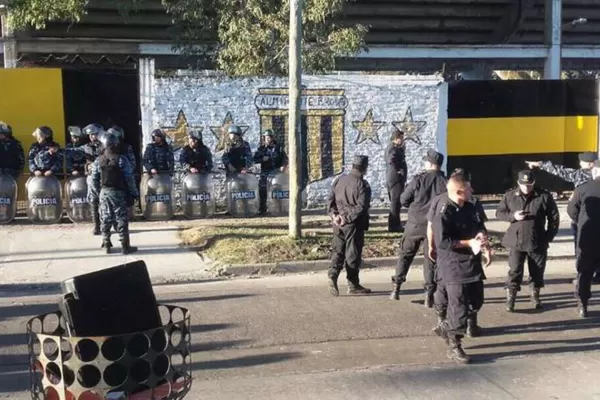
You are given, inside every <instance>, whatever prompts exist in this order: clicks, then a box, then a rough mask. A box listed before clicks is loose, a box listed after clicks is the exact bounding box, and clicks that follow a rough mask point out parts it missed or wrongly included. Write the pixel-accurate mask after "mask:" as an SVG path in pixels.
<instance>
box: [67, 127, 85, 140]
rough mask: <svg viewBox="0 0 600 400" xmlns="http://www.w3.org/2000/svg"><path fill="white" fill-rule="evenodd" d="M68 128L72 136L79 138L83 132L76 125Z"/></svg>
mask: <svg viewBox="0 0 600 400" xmlns="http://www.w3.org/2000/svg"><path fill="white" fill-rule="evenodd" d="M68 130H69V135H71V137H72V138H81V137H82V136H83V132H82V131H81V128H80V127H78V126H69V128H68Z"/></svg>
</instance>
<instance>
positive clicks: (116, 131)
mask: <svg viewBox="0 0 600 400" xmlns="http://www.w3.org/2000/svg"><path fill="white" fill-rule="evenodd" d="M106 133H110V134H112V135H115V136H116V137H117V139H119V140H121V139H123V136H124V135H125V132H124V131H123V128H121V127H120V126H117V125H115V126H113V127H112V128H110V129H109V130H108V131H106Z"/></svg>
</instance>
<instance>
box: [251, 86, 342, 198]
mask: <svg viewBox="0 0 600 400" xmlns="http://www.w3.org/2000/svg"><path fill="white" fill-rule="evenodd" d="M288 101H289V99H288V90H287V89H285V88H263V89H258V95H257V96H256V97H255V99H254V104H255V106H256V108H257V109H258V115H259V118H260V130H261V132H262V131H264V130H266V129H272V130H273V132H274V133H275V135H276V138H277V140H278V141H279V143H281V144H282V145H283V146H286V143H287V137H288V134H289V132H288V130H289V128H288V105H289V102H288ZM347 107H348V99H347V97H346V96H345V91H344V90H343V89H305V90H303V91H302V97H301V132H300V146H301V150H302V183H303V184H302V186H303V187H305V186H306V184H310V183H314V182H318V181H321V180H323V179H327V178H331V177H333V176H336V175H339V174H340V173H342V171H343V168H344V123H345V116H346V108H347ZM284 148H285V147H284Z"/></svg>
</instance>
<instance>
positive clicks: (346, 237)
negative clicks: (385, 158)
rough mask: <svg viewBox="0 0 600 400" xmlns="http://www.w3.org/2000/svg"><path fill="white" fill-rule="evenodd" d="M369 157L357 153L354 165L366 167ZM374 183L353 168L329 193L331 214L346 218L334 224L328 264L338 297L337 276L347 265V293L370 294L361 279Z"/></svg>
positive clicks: (333, 289)
mask: <svg viewBox="0 0 600 400" xmlns="http://www.w3.org/2000/svg"><path fill="white" fill-rule="evenodd" d="M367 163H368V157H366V156H355V158H354V163H353V164H354V165H358V166H362V167H364V168H366V165H367ZM370 205H371V186H369V183H368V182H367V181H366V180H365V179H364V178H363V174H362V172H361V171H359V170H357V169H352V171H351V172H350V173H349V174H346V175H343V176H341V177H339V178H338V179H337V180H336V181H335V182H334V183H333V185H332V187H331V194H330V196H329V210H328V214H329V216H330V217H332V218H335V217H337V216H338V215H339V216H341V217H342V218H343V220H344V225H343V226H341V227H340V226H336V225H335V224H334V226H333V241H332V244H331V247H332V249H331V254H332V257H331V266H330V267H329V279H330V293H331V294H332V295H335V296H337V294H338V292H337V278H338V276H339V274H340V272H341V271H342V269H343V268H344V267H345V268H346V277H347V280H348V293H351V294H353V293H356V294H362V293H370V290H369V289H366V288H363V287H362V286H361V285H360V280H359V268H360V264H361V261H362V250H363V245H364V238H365V231H367V230H368V229H369V207H370Z"/></svg>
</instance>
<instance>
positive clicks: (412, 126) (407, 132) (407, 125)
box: [392, 107, 427, 146]
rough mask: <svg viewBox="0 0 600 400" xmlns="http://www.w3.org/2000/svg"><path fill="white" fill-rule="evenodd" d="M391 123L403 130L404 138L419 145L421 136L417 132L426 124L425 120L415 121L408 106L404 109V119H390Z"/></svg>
mask: <svg viewBox="0 0 600 400" xmlns="http://www.w3.org/2000/svg"><path fill="white" fill-rule="evenodd" d="M392 125H394V127H396V128H397V129H398V130H401V131H402V132H404V140H410V141H413V142H414V143H416V144H417V145H419V146H420V145H421V138H420V137H419V135H417V133H419V131H420V130H421V129H423V127H424V126H425V125H427V122H426V121H415V120H413V115H412V110H411V109H410V107H408V109H407V110H406V114H404V119H403V120H402V121H392Z"/></svg>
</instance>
